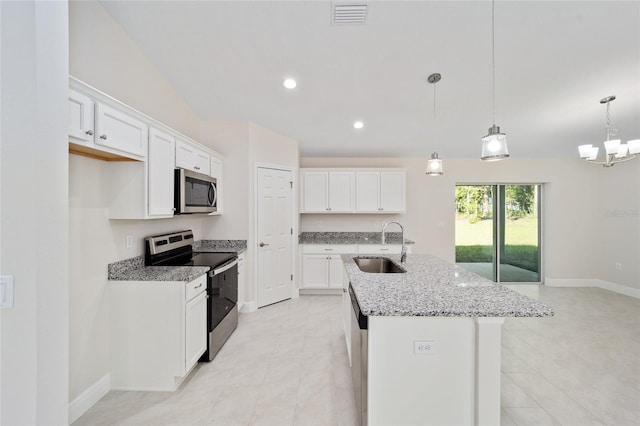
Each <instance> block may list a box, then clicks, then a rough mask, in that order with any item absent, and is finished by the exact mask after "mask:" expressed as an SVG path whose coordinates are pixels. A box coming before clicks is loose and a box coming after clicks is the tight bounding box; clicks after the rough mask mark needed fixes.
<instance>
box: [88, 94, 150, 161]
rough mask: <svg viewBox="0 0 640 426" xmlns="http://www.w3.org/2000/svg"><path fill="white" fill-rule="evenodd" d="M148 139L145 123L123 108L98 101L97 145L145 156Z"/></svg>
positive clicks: (96, 109) (96, 110)
mask: <svg viewBox="0 0 640 426" xmlns="http://www.w3.org/2000/svg"><path fill="white" fill-rule="evenodd" d="M148 140H149V139H148V127H147V125H146V124H145V123H143V122H142V121H140V120H137V119H136V118H134V117H132V116H130V115H129V114H127V113H125V112H124V111H122V110H119V109H115V108H112V107H110V106H107V105H104V104H102V103H100V102H96V104H95V135H94V141H95V143H96V145H101V146H105V147H107V148H111V149H114V150H117V151H120V152H125V153H128V154H133V155H136V156H139V157H143V158H144V157H145V156H146V154H147V143H148Z"/></svg>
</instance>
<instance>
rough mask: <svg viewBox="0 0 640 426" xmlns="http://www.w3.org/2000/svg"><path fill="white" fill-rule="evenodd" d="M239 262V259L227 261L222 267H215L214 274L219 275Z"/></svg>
mask: <svg viewBox="0 0 640 426" xmlns="http://www.w3.org/2000/svg"><path fill="white" fill-rule="evenodd" d="M237 264H238V259H233V260H232V261H231V262H229V263H225V264H224V265H222V266H221V267H219V268H216V269H214V270H213V275H218V274H221V273H223V272H224V271H228V270H229V269H231V268H233V267H234V266H236V265H237Z"/></svg>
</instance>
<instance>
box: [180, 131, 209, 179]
mask: <svg viewBox="0 0 640 426" xmlns="http://www.w3.org/2000/svg"><path fill="white" fill-rule="evenodd" d="M176 167H180V168H182V169H187V170H192V171H194V172H197V173H202V174H205V175H209V174H210V173H211V156H210V155H209V153H207V152H205V151H203V150H201V149H199V148H197V147H196V146H194V145H191V144H190V143H187V142H185V141H182V140H180V139H178V140H176Z"/></svg>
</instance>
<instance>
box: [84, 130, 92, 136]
mask: <svg viewBox="0 0 640 426" xmlns="http://www.w3.org/2000/svg"><path fill="white" fill-rule="evenodd" d="M85 133H86V134H87V135H89V136H93V130H87V131H86V132H85Z"/></svg>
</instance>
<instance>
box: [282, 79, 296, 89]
mask: <svg viewBox="0 0 640 426" xmlns="http://www.w3.org/2000/svg"><path fill="white" fill-rule="evenodd" d="M297 85H298V83H296V81H295V80H294V79H292V78H287V79H285V80H284V81H283V82H282V86H284V88H285V89H289V90H291V89H295V88H296V86H297Z"/></svg>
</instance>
